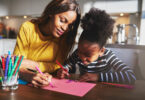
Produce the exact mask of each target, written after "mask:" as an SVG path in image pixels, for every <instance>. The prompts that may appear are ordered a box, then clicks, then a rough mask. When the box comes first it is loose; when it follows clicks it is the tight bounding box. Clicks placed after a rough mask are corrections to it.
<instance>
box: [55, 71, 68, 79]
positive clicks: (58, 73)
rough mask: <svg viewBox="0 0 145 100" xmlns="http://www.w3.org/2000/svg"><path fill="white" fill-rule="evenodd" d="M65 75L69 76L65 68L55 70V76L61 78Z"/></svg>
mask: <svg viewBox="0 0 145 100" xmlns="http://www.w3.org/2000/svg"><path fill="white" fill-rule="evenodd" d="M66 76H69V74H68V72H67V70H66V71H64V70H63V69H59V70H58V71H57V77H58V78H61V79H62V78H65V77H66Z"/></svg>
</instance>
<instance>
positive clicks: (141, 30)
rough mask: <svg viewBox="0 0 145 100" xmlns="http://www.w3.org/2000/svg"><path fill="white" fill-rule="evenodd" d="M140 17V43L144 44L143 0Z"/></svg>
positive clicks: (144, 4) (144, 18) (144, 8)
mask: <svg viewBox="0 0 145 100" xmlns="http://www.w3.org/2000/svg"><path fill="white" fill-rule="evenodd" d="M142 12H143V15H142V18H141V25H140V44H142V45H145V28H144V27H145V0H143V3H142Z"/></svg>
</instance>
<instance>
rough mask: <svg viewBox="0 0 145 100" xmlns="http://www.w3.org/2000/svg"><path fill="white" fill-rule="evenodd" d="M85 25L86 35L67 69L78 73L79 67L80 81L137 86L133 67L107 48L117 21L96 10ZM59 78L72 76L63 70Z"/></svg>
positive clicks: (85, 18)
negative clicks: (133, 84)
mask: <svg viewBox="0 0 145 100" xmlns="http://www.w3.org/2000/svg"><path fill="white" fill-rule="evenodd" d="M81 22H82V28H83V32H82V34H81V36H80V39H79V44H78V49H76V50H75V51H74V53H73V54H72V55H71V56H70V57H69V59H68V60H67V61H66V62H65V65H64V67H65V68H66V69H67V70H68V71H69V72H75V69H76V64H78V66H79V69H80V74H81V77H80V81H100V82H115V83H128V84H131V83H134V81H135V79H136V78H135V76H134V73H133V71H132V70H131V68H130V67H129V66H127V65H125V64H124V63H123V62H122V61H121V60H119V59H118V58H117V57H116V56H115V54H114V53H113V52H112V51H111V50H108V49H106V48H105V47H104V46H105V44H106V41H107V39H108V38H109V37H111V35H112V31H113V25H114V20H113V19H111V18H110V16H109V15H108V14H107V13H106V12H105V11H101V10H98V9H96V8H92V9H91V10H90V11H89V12H88V13H87V14H86V15H85V16H84V17H83V19H82V21H81ZM57 75H58V77H59V78H64V77H65V76H66V75H68V74H67V73H66V72H65V71H63V70H62V69H59V70H58V72H57Z"/></svg>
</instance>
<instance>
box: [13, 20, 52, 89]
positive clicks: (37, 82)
mask: <svg viewBox="0 0 145 100" xmlns="http://www.w3.org/2000/svg"><path fill="white" fill-rule="evenodd" d="M29 29H30V28H29V27H28V26H27V23H24V24H23V25H22V26H21V28H20V31H19V34H18V36H17V42H16V46H15V49H14V52H13V54H14V55H23V56H24V58H25V59H24V60H23V61H22V64H21V67H20V71H19V73H20V78H22V79H24V80H26V81H28V82H31V83H32V84H33V85H34V86H35V87H38V86H43V85H46V84H47V85H48V81H47V80H46V79H47V78H48V77H49V76H51V75H49V74H46V75H41V74H36V73H33V72H31V71H29V70H27V68H29V69H35V66H39V63H38V62H35V61H32V60H29V59H27V54H28V51H29V45H30V36H29V34H30V33H29V32H30V31H29Z"/></svg>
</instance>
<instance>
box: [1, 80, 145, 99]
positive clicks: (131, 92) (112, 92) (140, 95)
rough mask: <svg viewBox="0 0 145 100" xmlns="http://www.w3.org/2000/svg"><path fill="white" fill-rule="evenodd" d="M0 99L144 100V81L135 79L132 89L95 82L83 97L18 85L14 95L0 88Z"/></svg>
mask: <svg viewBox="0 0 145 100" xmlns="http://www.w3.org/2000/svg"><path fill="white" fill-rule="evenodd" d="M0 100H145V81H143V80H137V81H136V84H135V88H134V89H125V88H117V87H112V86H108V85H104V84H101V83H97V84H96V86H95V87H94V88H93V89H92V90H91V91H89V92H88V93H87V94H86V95H85V96H84V97H77V96H72V95H68V94H63V93H59V92H54V91H49V90H43V89H39V88H34V87H29V86H26V85H19V88H18V90H16V91H15V94H14V95H11V93H10V92H6V91H2V90H0Z"/></svg>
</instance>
